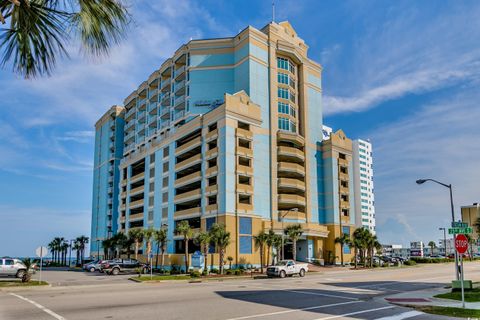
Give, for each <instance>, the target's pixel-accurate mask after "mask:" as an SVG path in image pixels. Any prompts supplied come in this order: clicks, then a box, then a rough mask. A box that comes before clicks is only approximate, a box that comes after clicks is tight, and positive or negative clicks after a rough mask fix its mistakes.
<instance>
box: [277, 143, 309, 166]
mask: <svg viewBox="0 0 480 320" xmlns="http://www.w3.org/2000/svg"><path fill="white" fill-rule="evenodd" d="M277 153H278V156H279V157H280V158H282V157H284V158H293V159H295V160H297V161H301V162H303V161H305V154H304V153H303V151H302V150H298V149H296V148H292V147H284V146H280V147H278V148H277Z"/></svg>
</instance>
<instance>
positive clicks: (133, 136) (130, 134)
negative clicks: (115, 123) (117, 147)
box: [124, 130, 135, 143]
mask: <svg viewBox="0 0 480 320" xmlns="http://www.w3.org/2000/svg"><path fill="white" fill-rule="evenodd" d="M133 138H135V131H134V130H132V131H130V132H129V133H128V134H127V135H126V136H125V140H124V141H125V143H128V142H129V141H131V140H132V139H133Z"/></svg>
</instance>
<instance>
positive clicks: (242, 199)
mask: <svg viewBox="0 0 480 320" xmlns="http://www.w3.org/2000/svg"><path fill="white" fill-rule="evenodd" d="M238 202H239V203H243V204H252V197H251V196H250V195H248V194H240V195H238Z"/></svg>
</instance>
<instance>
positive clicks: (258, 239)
mask: <svg viewBox="0 0 480 320" xmlns="http://www.w3.org/2000/svg"><path fill="white" fill-rule="evenodd" d="M267 239H268V234H267V233H265V231H263V230H262V231H260V232H259V233H258V235H256V236H253V240H255V247H257V248H258V249H259V252H260V272H261V273H263V261H264V248H265V244H266V243H267Z"/></svg>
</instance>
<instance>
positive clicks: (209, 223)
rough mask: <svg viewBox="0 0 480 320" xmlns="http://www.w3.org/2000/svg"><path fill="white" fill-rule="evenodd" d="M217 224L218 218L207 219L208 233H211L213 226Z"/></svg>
mask: <svg viewBox="0 0 480 320" xmlns="http://www.w3.org/2000/svg"><path fill="white" fill-rule="evenodd" d="M215 222H216V218H215V217H213V218H207V219H205V228H206V231H210V229H211V228H212V226H213V224H214V223H215Z"/></svg>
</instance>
